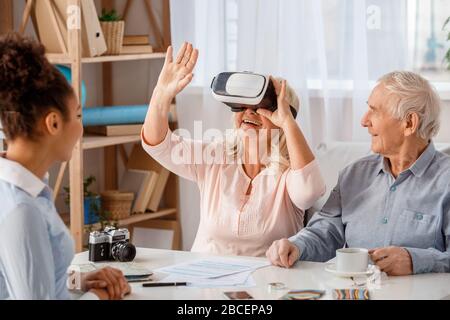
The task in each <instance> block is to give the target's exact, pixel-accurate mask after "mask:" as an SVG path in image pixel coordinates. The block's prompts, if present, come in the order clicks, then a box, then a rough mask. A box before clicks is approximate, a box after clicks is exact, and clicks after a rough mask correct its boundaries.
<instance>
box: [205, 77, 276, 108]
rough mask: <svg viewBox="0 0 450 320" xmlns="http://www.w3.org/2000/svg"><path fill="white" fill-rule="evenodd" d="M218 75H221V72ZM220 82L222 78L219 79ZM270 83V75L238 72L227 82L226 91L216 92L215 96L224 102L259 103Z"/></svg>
mask: <svg viewBox="0 0 450 320" xmlns="http://www.w3.org/2000/svg"><path fill="white" fill-rule="evenodd" d="M217 77H221V75H220V74H219V75H218V76H217ZM218 81H219V82H220V81H221V79H218ZM268 84H269V77H267V76H263V75H259V74H254V73H247V72H245V73H244V72H236V73H233V74H231V75H230V76H229V77H228V79H226V83H225V92H220V93H218V92H215V91H214V89H213V90H212V95H213V97H214V98H215V99H216V100H218V101H220V102H223V103H237V104H246V105H257V104H259V103H260V102H261V100H262V99H263V98H264V95H265V93H266V90H267V87H268Z"/></svg>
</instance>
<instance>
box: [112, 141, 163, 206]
mask: <svg viewBox="0 0 450 320" xmlns="http://www.w3.org/2000/svg"><path fill="white" fill-rule="evenodd" d="M169 175H170V172H169V170H167V169H166V168H164V167H163V166H161V165H160V164H159V163H158V162H156V161H155V160H154V159H152V158H151V157H150V156H149V155H148V154H147V153H146V152H145V150H144V149H143V148H142V146H141V145H140V144H135V145H134V147H133V150H132V152H131V155H130V157H129V160H128V164H127V167H126V170H125V172H124V174H123V176H122V179H121V180H120V183H119V190H120V191H128V192H133V193H134V195H135V198H134V199H135V200H134V202H133V205H132V209H131V212H132V213H134V214H136V213H145V212H146V211H151V212H156V211H158V209H159V206H160V203H161V200H162V197H163V194H164V189H165V187H166V185H167V180H168V179H169Z"/></svg>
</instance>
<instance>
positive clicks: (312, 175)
mask: <svg viewBox="0 0 450 320" xmlns="http://www.w3.org/2000/svg"><path fill="white" fill-rule="evenodd" d="M288 170H289V171H288V173H287V178H286V188H287V191H288V194H289V197H290V198H291V201H292V203H294V205H295V206H296V207H297V208H299V209H302V210H307V209H309V208H311V207H312V206H313V204H314V202H316V201H317V200H318V199H319V198H320V197H322V196H323V195H324V194H325V191H326V186H325V182H324V180H323V178H322V174H321V173H320V170H319V165H318V163H317V162H316V161H315V160H314V161H312V162H311V163H309V164H307V165H306V166H305V167H304V168H302V169H299V170H291V169H288Z"/></svg>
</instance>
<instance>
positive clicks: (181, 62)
mask: <svg viewBox="0 0 450 320" xmlns="http://www.w3.org/2000/svg"><path fill="white" fill-rule="evenodd" d="M197 59H198V50H197V49H194V48H193V46H192V44H190V43H187V42H185V43H183V45H182V46H181V48H180V50H179V52H178V55H177V58H176V59H175V60H173V48H172V47H171V46H170V47H169V48H168V49H167V54H166V60H165V62H164V66H163V68H162V71H161V74H160V75H159V79H158V83H157V85H156V88H155V93H157V95H158V97H157V98H158V99H161V100H163V102H169V103H170V102H171V101H172V99H173V98H175V96H176V95H177V94H178V93H180V92H181V91H182V90H183V89H184V88H185V87H186V86H187V85H188V84H189V83H190V82H191V81H192V79H193V77H194V74H193V73H192V72H193V70H194V68H195V65H196V64H197Z"/></svg>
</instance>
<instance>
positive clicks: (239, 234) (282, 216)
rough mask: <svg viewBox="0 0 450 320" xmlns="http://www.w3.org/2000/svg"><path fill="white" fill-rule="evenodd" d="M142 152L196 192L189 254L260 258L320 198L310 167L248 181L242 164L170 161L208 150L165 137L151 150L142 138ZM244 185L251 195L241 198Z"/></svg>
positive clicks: (321, 188) (320, 186) (317, 176)
mask: <svg viewBox="0 0 450 320" xmlns="http://www.w3.org/2000/svg"><path fill="white" fill-rule="evenodd" d="M142 146H143V148H144V149H145V151H146V152H147V153H148V154H149V155H150V156H151V157H152V158H154V159H155V160H156V161H158V162H159V163H161V165H163V166H164V167H165V168H167V169H168V170H170V171H171V172H173V173H175V174H177V175H179V176H181V177H183V178H186V179H188V180H191V181H194V182H196V183H197V185H198V187H199V189H200V197H201V203H200V225H199V227H198V231H197V236H196V238H195V241H194V245H193V247H192V251H194V252H204V253H213V254H220V255H244V256H264V255H265V252H266V250H267V249H268V248H269V247H270V245H271V244H272V242H273V241H275V240H279V239H282V238H288V237H290V236H292V235H294V234H296V233H297V232H298V231H299V230H300V229H301V228H303V217H304V211H305V210H306V209H308V208H310V207H311V206H312V205H313V204H314V202H315V201H316V200H317V199H319V198H320V197H321V196H323V194H324V193H325V183H324V181H323V178H322V176H321V173H320V171H319V166H318V164H317V162H316V161H313V162H311V163H309V164H308V165H307V166H306V167H304V168H302V169H300V170H291V169H287V170H285V171H284V172H278V173H277V172H275V173H273V171H270V169H267V168H266V169H264V170H262V171H261V172H260V173H259V174H258V175H257V176H256V177H255V178H254V179H253V180H252V179H250V177H248V176H247V174H246V173H245V171H244V169H243V167H242V164H237V163H234V164H204V163H201V161H197V162H198V163H187V162H191V161H179V160H180V159H178V158H174V157H173V155H172V154H173V153H174V154H178V155H180V154H182V153H184V152H188V154H194V152H195V151H194V150H195V149H196V150H199V149H200V150H201V151H203V150H205V148H206V147H207V146H208V144H207V143H203V142H199V141H194V140H189V139H184V138H182V137H180V136H178V135H176V134H174V133H172V132H171V131H168V133H167V135H166V137H165V139H164V141H163V142H162V143H161V144H159V145H157V146H150V145H148V144H147V143H146V142H145V139H144V136H143V134H142ZM180 150H181V151H180ZM192 162H194V161H192ZM269 171H270V174H269ZM250 184H251V185H252V188H251V193H250V194H249V195H246V193H247V190H248V189H249V186H250Z"/></svg>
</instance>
